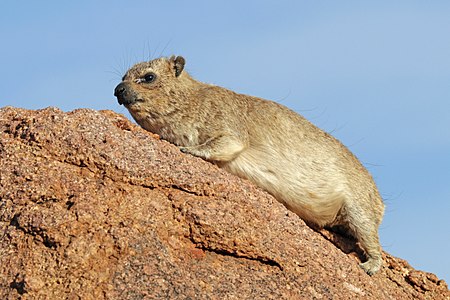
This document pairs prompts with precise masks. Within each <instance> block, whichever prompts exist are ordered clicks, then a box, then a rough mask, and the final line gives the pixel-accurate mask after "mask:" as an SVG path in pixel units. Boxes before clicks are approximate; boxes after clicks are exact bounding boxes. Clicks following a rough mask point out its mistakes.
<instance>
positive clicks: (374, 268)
mask: <svg viewBox="0 0 450 300" xmlns="http://www.w3.org/2000/svg"><path fill="white" fill-rule="evenodd" d="M381 264H382V261H381V257H377V258H369V259H368V260H367V261H366V262H365V263H362V264H359V266H360V267H361V268H362V269H363V270H364V271H365V272H366V273H367V274H369V275H370V276H372V275H373V274H375V273H376V272H378V271H379V270H380V268H381Z"/></svg>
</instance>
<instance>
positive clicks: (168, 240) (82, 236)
mask: <svg viewBox="0 0 450 300" xmlns="http://www.w3.org/2000/svg"><path fill="white" fill-rule="evenodd" d="M0 159H1V160H0V169H1V173H0V228H1V231H0V299H18V298H20V299H450V292H449V290H448V287H447V284H446V283H445V282H444V281H443V280H439V279H438V278H437V277H436V276H435V275H434V274H431V273H426V272H422V271H417V270H414V269H413V268H412V267H411V266H409V264H408V263H407V262H406V261H404V260H401V259H398V258H395V257H392V256H391V255H389V254H387V253H384V257H383V259H384V266H383V268H382V270H381V271H380V272H379V273H378V274H376V275H375V276H372V277H370V276H368V275H367V274H365V273H364V272H363V271H362V270H361V269H360V268H359V266H358V263H359V262H360V260H359V257H360V254H358V253H357V252H355V247H354V241H348V240H347V239H346V238H344V237H341V236H339V235H337V234H334V233H330V232H328V231H326V230H322V231H321V232H316V231H314V230H312V229H310V228H309V227H308V226H306V225H305V223H304V222H303V221H302V220H301V219H299V218H298V217H297V216H296V215H295V214H293V213H291V212H289V211H288V210H287V209H286V208H285V207H284V206H283V205H281V204H280V203H278V202H277V201H276V200H275V199H274V198H273V197H271V196H270V195H268V194H267V193H265V192H264V191H262V190H261V189H259V188H257V187H255V186H254V185H252V184H251V183H249V182H247V181H245V180H242V179H239V178H237V177H235V176H233V175H230V174H228V173H226V172H225V171H223V170H221V169H219V168H217V167H216V166H214V165H212V164H210V163H208V162H205V161H203V160H201V159H199V158H195V157H192V156H189V155H185V154H182V153H181V152H180V151H179V150H178V149H177V148H176V147H175V146H173V145H171V144H169V143H167V142H165V141H162V140H159V139H158V136H156V135H153V134H151V133H149V132H146V131H144V130H143V129H141V128H139V127H138V126H136V125H134V124H132V123H131V122H130V121H128V120H127V119H126V118H125V117H124V116H122V115H119V114H116V113H114V112H111V111H94V110H87V109H80V110H75V111H73V112H69V113H64V112H62V111H60V110H58V109H55V108H47V109H43V110H38V111H32V110H25V109H18V108H11V107H6V108H2V109H0ZM331 241H332V242H331ZM336 245H339V247H337V246H336ZM344 251H345V252H344Z"/></svg>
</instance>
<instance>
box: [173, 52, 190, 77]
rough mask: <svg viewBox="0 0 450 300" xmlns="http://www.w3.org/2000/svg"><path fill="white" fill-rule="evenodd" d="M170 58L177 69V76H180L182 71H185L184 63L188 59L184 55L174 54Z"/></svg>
mask: <svg viewBox="0 0 450 300" xmlns="http://www.w3.org/2000/svg"><path fill="white" fill-rule="evenodd" d="M170 60H171V61H172V62H173V66H174V69H175V76H176V77H178V76H180V74H181V72H183V69H184V64H185V63H186V61H185V60H184V58H183V57H182V56H177V57H175V56H172V57H171V58H170Z"/></svg>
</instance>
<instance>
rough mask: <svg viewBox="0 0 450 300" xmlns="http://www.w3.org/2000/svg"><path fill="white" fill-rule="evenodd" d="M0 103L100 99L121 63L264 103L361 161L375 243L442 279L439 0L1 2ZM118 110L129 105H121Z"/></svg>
mask: <svg viewBox="0 0 450 300" xmlns="http://www.w3.org/2000/svg"><path fill="white" fill-rule="evenodd" d="M0 13H1V17H0V36H1V46H0V67H1V71H0V86H1V93H0V106H6V105H12V106H16V107H24V108H29V109H39V108H44V107H47V106H57V107H59V108H61V109H63V110H64V111H70V110H73V109H76V108H93V109H112V110H114V111H116V112H119V113H124V114H125V113H126V109H124V108H123V107H122V106H119V105H118V104H117V102H116V99H115V98H114V97H113V90H114V87H115V86H116V85H117V84H118V83H119V81H120V77H121V76H122V74H123V73H124V72H125V71H126V69H127V68H128V67H129V66H131V65H132V64H133V63H136V62H139V61H142V60H148V59H150V58H155V57H157V56H159V55H161V54H163V55H171V54H177V55H183V56H184V57H185V58H186V61H187V65H186V68H187V70H188V71H189V72H190V73H191V75H193V76H194V77H195V78H197V79H198V80H201V81H204V82H208V83H214V84H217V85H221V86H224V87H227V88H230V89H232V90H235V91H237V92H241V93H245V94H251V95H254V96H259V97H262V98H266V99H271V100H275V101H278V102H280V103H282V104H284V105H286V106H288V107H290V108H292V109H294V110H295V111H297V112H299V113H300V114H302V115H304V116H305V117H306V118H308V119H309V120H311V121H312V122H313V123H315V124H316V125H318V126H319V127H321V128H322V129H324V130H326V131H329V132H331V133H332V134H333V135H335V136H336V137H337V138H339V139H340V140H341V141H342V142H343V143H344V144H345V145H347V146H348V147H349V148H350V149H351V150H352V151H353V152H354V153H355V154H356V155H357V156H358V157H359V158H360V160H361V161H362V162H363V163H364V164H365V165H366V166H367V168H368V169H369V170H370V171H371V172H372V174H373V175H374V178H375V180H376V182H377V184H378V186H379V189H380V191H381V194H382V196H383V197H384V199H385V202H386V205H387V209H386V214H385V218H384V222H383V224H382V226H381V229H380V235H381V242H382V245H383V247H384V250H386V251H388V252H390V253H391V254H393V255H395V256H398V257H401V258H404V259H406V260H408V261H409V262H410V264H411V265H412V266H413V267H415V268H418V269H422V270H426V271H429V272H433V273H436V274H437V275H438V276H439V277H440V278H443V279H445V280H446V281H447V283H450V258H449V253H450V230H449V225H450V220H449V215H450V1H415V0H408V1H312V0H311V1H253V0H251V1H195V0H191V1H167V0H166V1H138V0H133V1H70V2H69V1H12V0H5V1H2V2H1V4H0ZM127 116H129V115H128V114H127Z"/></svg>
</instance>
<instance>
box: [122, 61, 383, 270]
mask: <svg viewBox="0 0 450 300" xmlns="http://www.w3.org/2000/svg"><path fill="white" fill-rule="evenodd" d="M184 65H185V60H184V58H183V57H181V56H177V57H175V56H172V57H170V58H165V57H162V58H158V59H155V60H152V61H149V62H143V63H139V64H136V65H135V66H133V67H132V68H131V69H130V70H128V71H127V73H126V74H125V76H124V77H123V79H122V82H121V83H120V84H119V85H118V86H117V87H116V88H115V91H114V95H115V96H116V97H117V99H118V101H119V104H123V105H124V106H125V107H126V108H127V109H128V110H129V112H130V113H131V115H132V116H133V118H134V119H135V120H136V122H137V123H138V124H140V125H141V126H142V127H143V128H144V129H146V130H148V131H151V132H154V133H157V134H159V135H160V136H161V137H162V138H163V139H165V140H167V141H169V142H171V143H173V144H175V145H177V146H178V147H180V149H181V151H183V152H186V153H190V154H192V155H195V156H198V157H201V158H203V159H205V160H207V161H210V162H212V163H215V164H217V165H218V166H220V167H221V168H224V169H225V170H227V171H229V172H230V173H233V174H235V175H237V176H240V177H243V178H246V179H248V180H250V181H253V182H254V183H255V184H257V185H258V186H260V187H262V188H264V189H265V190H266V191H268V192H269V193H270V194H272V195H273V196H274V197H275V198H276V199H277V200H278V201H280V202H281V203H283V204H284V205H285V206H286V207H287V208H288V209H290V210H292V211H293V212H295V213H296V214H297V215H299V216H300V217H301V218H302V219H303V220H305V221H306V222H307V223H309V224H311V225H314V226H320V227H323V226H333V225H344V226H345V227H346V228H348V229H349V231H350V232H351V233H352V234H353V235H354V236H355V237H356V238H357V240H358V241H359V244H360V246H361V247H362V248H363V250H364V251H365V253H366V256H367V261H366V262H365V263H362V264H361V267H362V268H363V269H364V270H365V271H366V272H367V273H368V274H370V275H372V274H374V273H375V272H377V271H378V270H379V269H380V267H381V265H382V259H381V247H380V243H379V240H378V226H379V225H380V222H381V219H382V217H383V212H384V204H383V201H382V199H381V197H380V195H379V193H378V190H377V187H376V186H375V183H374V181H373V179H372V177H371V176H370V174H369V173H368V171H367V170H366V169H365V168H364V167H363V166H362V164H361V163H360V162H359V161H358V159H357V158H356V157H355V156H354V155H353V154H352V153H351V152H350V151H349V150H348V149H347V148H346V147H345V146H344V145H342V144H341V143H340V142H339V141H338V140H336V139H335V138H333V137H332V136H331V135H329V134H327V133H325V132H323V131H322V130H320V129H319V128H317V127H315V126H314V125H312V124H311V123H310V122H309V121H307V120H306V119H304V118H303V117H302V116H300V115H298V114H297V113H295V112H293V111H292V110H290V109H288V108H286V107H284V106H282V105H280V104H278V103H275V102H272V101H268V100H264V99H261V98H257V97H252V96H247V95H242V94H237V93H235V92H233V91H230V90H227V89H225V88H222V87H219V86H214V85H210V84H205V83H202V82H198V81H196V80H195V79H193V78H192V77H191V76H190V75H189V74H188V73H187V72H185V71H183V69H184Z"/></svg>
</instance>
